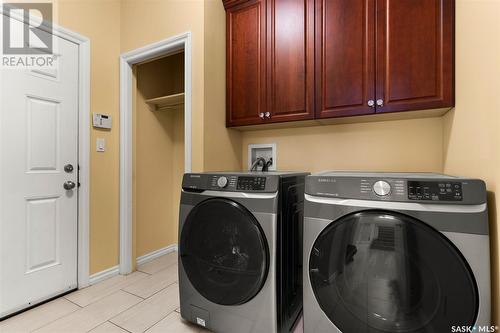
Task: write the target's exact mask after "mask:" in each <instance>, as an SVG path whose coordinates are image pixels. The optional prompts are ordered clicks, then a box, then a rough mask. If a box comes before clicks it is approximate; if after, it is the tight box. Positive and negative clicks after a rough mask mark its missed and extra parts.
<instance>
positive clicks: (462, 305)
mask: <svg viewBox="0 0 500 333" xmlns="http://www.w3.org/2000/svg"><path fill="white" fill-rule="evenodd" d="M309 276H310V279H311V285H312V288H313V291H314V294H315V296H316V299H317V301H318V303H319V305H320V307H321V309H322V310H323V311H324V313H325V314H326V315H327V317H328V318H329V319H330V321H331V322H332V323H333V324H335V326H337V327H338V328H339V329H340V331H342V332H343V333H353V332H369V333H375V332H376V333H379V332H380V333H382V332H384V333H387V332H429V333H430V332H449V331H450V329H451V326H452V325H455V326H456V325H458V326H463V325H473V324H474V322H475V320H476V316H477V312H478V304H479V300H478V291H477V286H476V282H475V279H474V277H473V275H472V273H471V270H470V267H469V266H468V264H467V263H466V261H465V259H464V258H463V257H462V255H461V254H460V253H459V251H458V249H456V248H455V246H454V245H453V244H451V243H450V241H448V240H447V239H446V238H445V237H444V236H442V235H441V234H440V233H439V232H438V231H437V230H435V229H433V228H431V227H430V226H428V225H426V224H424V223H422V222H421V221H418V220H416V219H415V218H412V217H409V216H406V215H402V214H398V213H394V212H384V211H363V212H359V213H354V214H350V215H347V216H345V217H343V218H341V219H339V220H337V221H334V222H333V223H331V224H330V225H329V226H328V227H327V228H326V229H325V230H323V232H322V233H321V234H320V235H319V237H318V238H317V240H316V242H315V243H314V245H313V248H312V251H311V255H310V260H309Z"/></svg>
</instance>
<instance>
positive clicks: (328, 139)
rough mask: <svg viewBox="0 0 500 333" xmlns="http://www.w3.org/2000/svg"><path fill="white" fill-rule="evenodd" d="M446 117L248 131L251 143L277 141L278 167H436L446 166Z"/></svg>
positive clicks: (436, 169)
mask: <svg viewBox="0 0 500 333" xmlns="http://www.w3.org/2000/svg"><path fill="white" fill-rule="evenodd" d="M442 141H443V138H442V120H441V118H427V119H414V120H394V121H385V122H370V123H361V124H343V125H329V126H315V127H304V128H288V129H272V130H263V131H251V132H244V133H243V135H242V160H243V165H244V166H245V167H246V166H247V163H248V162H247V160H248V159H247V154H248V151H247V149H248V148H247V147H248V144H251V143H276V144H277V156H276V158H277V166H278V169H280V170H304V171H310V172H317V171H321V170H334V169H336V170H371V171H433V172H439V171H441V170H442V168H443V163H442V156H443V147H442Z"/></svg>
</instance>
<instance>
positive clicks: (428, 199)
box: [305, 171, 486, 205]
mask: <svg viewBox="0 0 500 333" xmlns="http://www.w3.org/2000/svg"><path fill="white" fill-rule="evenodd" d="M379 174H380V175H379ZM441 176H442V177H441ZM305 193H306V194H309V195H312V196H319V197H326V198H343V199H358V200H373V201H394V202H414V203H421V204H456V205H475V204H483V203H486V184H485V182H484V181H482V180H480V179H472V178H459V177H451V176H446V175H438V174H406V173H355V172H341V171H339V172H331V173H323V174H318V175H311V176H309V177H308V178H307V181H306V190H305Z"/></svg>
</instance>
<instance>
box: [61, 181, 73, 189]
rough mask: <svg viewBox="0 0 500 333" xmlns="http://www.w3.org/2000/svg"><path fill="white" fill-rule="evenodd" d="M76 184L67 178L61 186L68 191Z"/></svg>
mask: <svg viewBox="0 0 500 333" xmlns="http://www.w3.org/2000/svg"><path fill="white" fill-rule="evenodd" d="M75 186H76V184H75V183H74V182H72V181H71V180H68V181H67V182H64V184H63V187H64V189H65V190H67V191H69V190H72V189H74V188H75Z"/></svg>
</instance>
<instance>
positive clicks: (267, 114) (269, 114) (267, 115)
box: [264, 111, 271, 119]
mask: <svg viewBox="0 0 500 333" xmlns="http://www.w3.org/2000/svg"><path fill="white" fill-rule="evenodd" d="M264 116H265V117H266V118H268V119H271V112H269V111H268V112H266V113H265V115H264Z"/></svg>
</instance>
